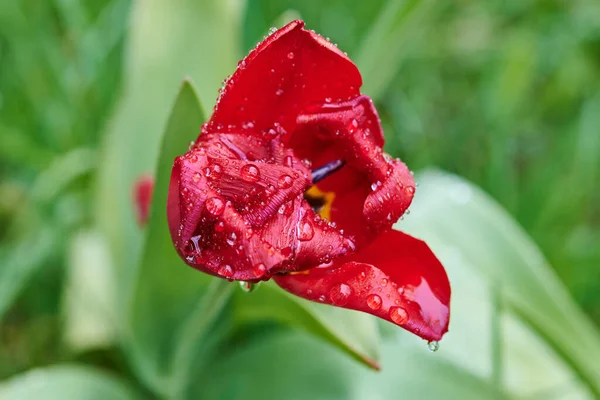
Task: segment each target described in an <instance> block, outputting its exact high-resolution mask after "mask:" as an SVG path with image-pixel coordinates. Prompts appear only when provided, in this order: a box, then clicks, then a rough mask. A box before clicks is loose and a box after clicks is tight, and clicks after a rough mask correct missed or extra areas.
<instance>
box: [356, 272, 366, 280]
mask: <svg viewBox="0 0 600 400" xmlns="http://www.w3.org/2000/svg"><path fill="white" fill-rule="evenodd" d="M358 279H359V280H361V281H364V280H365V279H367V274H365V273H364V272H361V273H360V274H359V275H358Z"/></svg>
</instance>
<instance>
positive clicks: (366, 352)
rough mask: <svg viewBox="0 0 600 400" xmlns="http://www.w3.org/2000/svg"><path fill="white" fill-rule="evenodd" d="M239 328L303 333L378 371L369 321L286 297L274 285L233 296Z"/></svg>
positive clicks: (354, 313) (372, 324) (366, 317)
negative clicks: (273, 325)
mask: <svg viewBox="0 0 600 400" xmlns="http://www.w3.org/2000/svg"><path fill="white" fill-rule="evenodd" d="M235 301H236V303H235V311H236V318H237V322H238V323H239V324H246V323H248V324H249V323H256V322H258V321H271V322H272V321H276V322H279V323H282V324H286V325H290V326H293V327H295V328H300V329H303V330H306V331H308V332H310V333H312V334H313V335H315V336H317V337H320V338H321V339H324V340H325V341H327V342H329V343H331V344H333V345H334V346H336V347H338V348H340V349H341V350H343V351H344V352H346V353H348V354H349V355H350V356H352V357H353V358H355V359H357V360H359V361H361V362H362V363H364V364H366V365H368V366H369V367H371V368H376V369H377V368H379V357H380V354H379V353H380V350H379V345H380V343H379V342H380V340H379V331H378V329H377V323H376V321H375V319H374V318H373V317H371V316H370V315H367V314H363V313H360V312H357V311H351V310H344V309H341V308H336V307H332V306H329V305H324V304H318V303H314V302H311V301H308V300H304V299H302V298H300V297H297V296H294V295H291V294H289V293H288V292H286V291H284V290H282V289H280V288H279V287H278V286H277V285H275V284H274V283H266V284H262V285H261V288H260V290H258V291H256V292H252V293H238V294H237V295H236V296H235Z"/></svg>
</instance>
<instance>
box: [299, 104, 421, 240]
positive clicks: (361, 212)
mask: <svg viewBox="0 0 600 400" xmlns="http://www.w3.org/2000/svg"><path fill="white" fill-rule="evenodd" d="M297 121H298V128H297V130H296V131H295V132H294V134H293V136H292V139H291V142H290V145H291V147H292V148H293V149H294V152H295V154H296V156H297V157H299V158H305V157H307V158H310V159H312V161H313V165H315V166H320V165H324V164H326V163H328V162H330V161H333V160H338V159H341V160H344V161H345V162H346V165H345V166H344V167H343V168H342V169H341V170H340V171H338V172H336V173H334V174H332V175H331V176H329V177H328V178H326V179H324V180H323V181H321V182H319V183H318V185H317V186H318V187H319V189H320V190H321V191H323V192H333V193H335V198H334V202H333V204H332V207H331V216H330V218H331V220H332V221H334V222H335V223H336V224H337V225H338V226H339V227H340V228H342V229H344V231H346V232H347V233H349V234H351V235H354V236H355V237H356V239H357V243H358V245H359V246H362V245H363V244H364V243H366V242H368V241H370V240H371V239H373V238H374V237H376V236H377V235H378V234H379V233H381V232H383V231H386V230H389V229H390V228H391V227H392V224H394V223H395V222H396V221H397V220H398V219H399V218H400V217H401V216H402V214H403V213H404V212H405V211H406V209H407V208H408V206H409V205H410V203H411V201H412V198H413V195H414V191H415V190H414V189H415V183H414V180H413V177H412V175H411V173H410V171H409V170H408V168H407V167H406V165H404V163H402V162H401V161H400V160H398V159H395V160H394V159H391V157H389V156H387V155H385V154H384V152H383V149H382V146H383V142H384V141H383V131H382V129H381V123H380V121H379V116H378V115H377V111H376V110H375V107H374V106H373V103H372V101H371V99H370V98H368V97H367V96H359V97H357V98H355V99H352V100H349V101H345V102H335V103H331V104H325V105H320V106H313V107H310V108H309V109H307V110H304V111H303V112H302V113H301V114H300V115H299V116H298V119H297Z"/></svg>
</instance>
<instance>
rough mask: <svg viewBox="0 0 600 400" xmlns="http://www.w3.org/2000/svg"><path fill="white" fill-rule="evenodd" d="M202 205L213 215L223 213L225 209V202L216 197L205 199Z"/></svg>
mask: <svg viewBox="0 0 600 400" xmlns="http://www.w3.org/2000/svg"><path fill="white" fill-rule="evenodd" d="M204 206H205V207H206V211H208V212H209V213H211V214H212V215H214V216H217V215H221V214H223V211H224V210H225V203H224V202H223V200H221V199H220V198H218V197H211V198H210V199H208V200H206V203H205V205H204Z"/></svg>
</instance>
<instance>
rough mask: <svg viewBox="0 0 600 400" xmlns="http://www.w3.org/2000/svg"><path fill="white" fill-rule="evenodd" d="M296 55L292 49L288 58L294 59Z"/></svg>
mask: <svg viewBox="0 0 600 400" xmlns="http://www.w3.org/2000/svg"><path fill="white" fill-rule="evenodd" d="M294 57H295V54H294V52H293V51H290V52H289V53H288V55H287V58H288V59H290V60H293V59H294Z"/></svg>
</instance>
